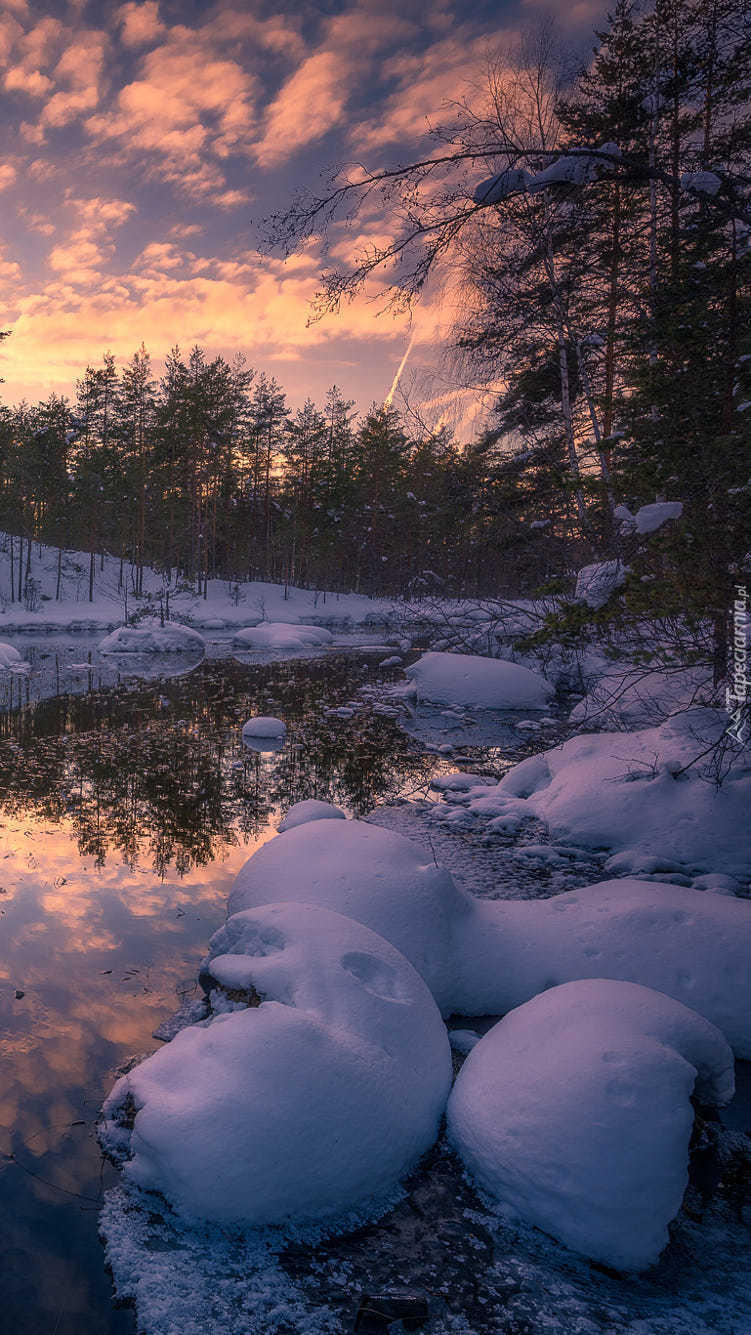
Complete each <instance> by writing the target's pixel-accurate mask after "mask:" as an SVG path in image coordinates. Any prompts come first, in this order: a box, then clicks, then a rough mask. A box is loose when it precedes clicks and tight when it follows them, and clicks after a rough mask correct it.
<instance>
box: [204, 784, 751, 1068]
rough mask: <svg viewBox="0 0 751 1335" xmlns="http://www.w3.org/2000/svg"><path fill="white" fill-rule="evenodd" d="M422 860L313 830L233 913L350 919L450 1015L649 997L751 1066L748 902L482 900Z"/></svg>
mask: <svg viewBox="0 0 751 1335" xmlns="http://www.w3.org/2000/svg"><path fill="white" fill-rule="evenodd" d="M475 791H478V790H475ZM479 791H480V792H484V793H486V794H489V795H490V796H489V797H488V798H486V800H491V797H492V794H493V792H494V790H493V789H492V788H487V787H485V788H482V789H480V790H479ZM460 796H463V795H460ZM478 800H482V799H478ZM424 859H425V855H424V853H423V851H422V849H421V848H419V847H418V846H417V845H416V844H413V843H412V842H411V841H410V840H408V839H405V838H403V837H402V836H401V835H399V834H395V833H393V832H392V831H389V830H385V829H382V828H380V827H379V826H375V825H369V824H367V823H365V822H363V821H356V820H352V821H343V820H319V821H313V822H310V823H306V824H304V825H300V826H297V827H296V828H294V829H291V830H288V831H287V832H286V833H285V834H280V835H278V836H277V838H275V839H271V840H269V842H268V843H266V844H263V845H262V847H261V848H259V849H258V850H257V851H256V852H255V853H254V854H253V855H252V856H251V857H250V858H249V859H248V861H247V862H246V863H245V865H244V867H242V868H241V870H240V872H239V873H238V876H237V879H236V881H235V884H234V886H233V889H232V893H231V895H230V901H229V912H230V914H235V913H238V912H241V911H242V910H243V909H246V908H251V907H256V906H258V905H261V904H266V903H274V902H285V901H288V900H294V899H296V900H299V901H301V902H303V903H310V904H317V905H321V906H322V907H324V908H328V909H332V910H334V911H335V912H338V913H344V914H346V915H347V916H348V917H351V918H353V919H355V920H356V921H357V922H361V923H364V924H365V926H367V927H369V928H371V930H373V931H376V932H378V933H379V934H380V935H381V936H382V937H384V938H385V939H386V940H387V941H390V942H391V944H392V945H394V946H395V947H396V948H397V950H399V951H401V953H402V954H403V955H404V956H405V957H406V958H407V959H408V960H409V961H410V963H411V964H413V965H414V967H415V968H416V969H417V970H418V972H419V973H420V974H421V975H422V977H423V978H424V980H425V982H426V983H427V985H428V987H429V988H430V990H431V992H432V993H433V996H434V998H435V1000H436V1002H437V1004H438V1006H439V1007H440V1009H441V1011H442V1012H443V1013H444V1014H451V1013H452V1012H454V1013H456V1014H463V1015H502V1014H503V1013H504V1012H506V1011H509V1010H512V1009H513V1007H515V1006H519V1005H521V1004H522V1003H523V1002H525V1001H529V1000H530V999H531V998H532V997H534V996H536V995H537V993H539V992H543V991H545V990H546V989H547V988H550V987H553V986H555V985H556V984H559V983H565V982H571V981H573V980H576V979H582V978H597V977H599V978H614V979H621V980H624V981H630V982H634V983H641V984H644V985H645V986H648V987H654V988H656V989H657V990H658V991H660V992H665V993H666V994H667V995H668V996H671V997H674V998H675V999H676V1000H678V1001H682V1002H684V1003H685V1004H687V1005H690V1006H691V1007H692V1008H693V1009H695V1010H697V1011H699V1012H700V1013H701V1014H702V1015H704V1016H706V1018H707V1019H708V1020H711V1021H712V1023H713V1024H716V1025H717V1026H718V1028H720V1029H721V1030H722V1031H723V1033H724V1034H725V1035H726V1037H727V1039H728V1041H729V1042H730V1043H731V1044H732V1045H733V1047H734V1048H735V1049H736V1051H737V1052H738V1054H739V1055H740V1056H744V1057H751V970H749V968H748V960H749V958H751V904H749V903H748V902H746V901H744V900H739V899H736V898H734V897H732V898H731V897H726V896H721V895H713V894H707V893H706V891H702V890H692V889H689V888H687V887H684V886H681V885H674V884H672V883H671V882H659V881H640V880H637V879H633V878H630V877H624V878H622V879H617V880H611V881H605V882H602V883H601V884H599V885H591V886H586V887H585V888H583V889H580V890H572V891H569V892H567V893H565V894H561V895H556V896H554V897H553V898H552V899H546V900H532V901H530V900H490V901H488V900H480V899H474V898H472V897H471V896H470V895H467V894H465V893H464V892H463V891H461V890H459V889H458V887H457V886H456V885H455V883H454V881H453V879H452V877H451V875H450V874H449V872H448V871H446V870H445V869H443V868H441V867H437V866H435V865H434V864H428V865H427V866H426V865H424ZM231 921H232V919H231V918H230V922H231Z"/></svg>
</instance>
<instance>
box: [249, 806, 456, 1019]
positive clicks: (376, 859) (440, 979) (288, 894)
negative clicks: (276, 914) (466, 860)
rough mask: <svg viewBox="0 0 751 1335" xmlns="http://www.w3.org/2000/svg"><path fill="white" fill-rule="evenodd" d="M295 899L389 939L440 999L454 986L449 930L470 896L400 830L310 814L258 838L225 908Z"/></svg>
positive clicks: (447, 999) (446, 1003)
mask: <svg viewBox="0 0 751 1335" xmlns="http://www.w3.org/2000/svg"><path fill="white" fill-rule="evenodd" d="M288 900H298V901H300V902H301V903H309V904H317V905H320V906H322V907H323V908H328V909H332V910H334V911H335V912H337V913H343V914H346V915H347V917H351V918H354V919H355V920H356V921H357V922H361V923H364V925H365V926H366V927H370V928H371V929H372V930H373V931H376V932H378V933H379V934H380V935H381V936H383V937H385V939H386V940H387V941H390V942H391V943H392V945H394V946H396V948H397V950H400V951H401V953H402V954H403V955H404V956H405V957H406V958H407V959H408V960H409V961H410V963H412V964H413V965H414V967H415V968H416V969H417V970H418V972H419V973H420V974H421V975H422V977H423V978H424V979H425V981H426V983H427V984H428V987H429V988H430V990H431V992H432V993H433V996H434V997H435V999H436V1001H437V1003H438V1005H439V1007H441V1009H442V1010H446V1009H447V1008H448V1010H450V1009H451V1008H452V1003H453V998H454V994H455V991H456V987H455V982H454V975H455V973H456V969H457V963H456V962H455V960H454V958H453V950H454V944H453V942H454V938H453V932H454V929H455V927H456V924H457V922H459V921H461V919H462V917H463V916H464V915H465V914H468V913H470V912H471V910H472V905H473V901H472V900H471V899H470V898H469V896H466V895H464V894H462V893H461V891H460V890H458V889H457V887H456V885H455V884H454V881H453V879H452V877H451V875H450V873H449V872H448V871H446V870H445V869H444V868H442V867H437V866H435V864H434V863H427V865H426V855H425V853H424V852H423V850H422V849H421V848H420V847H419V846H418V845H417V844H413V843H412V842H411V840H409V839H405V838H403V837H402V835H399V834H394V833H392V832H391V831H390V830H383V829H381V828H380V827H379V826H377V825H369V824H367V823H366V822H365V821H359V820H348V821H343V820H316V821H310V822H307V823H306V824H304V825H298V826H296V827H295V828H293V829H291V830H287V831H286V833H284V834H280V835H278V836H277V837H276V839H270V840H269V841H268V843H266V844H262V845H261V847H260V848H259V849H257V850H256V852H255V853H253V854H252V856H251V857H250V858H248V861H247V862H246V863H245V865H244V866H243V867H242V868H241V869H240V871H239V873H238V875H237V878H236V880H235V883H234V885H233V887H232V891H231V894H230V898H229V913H230V914H235V913H239V912H241V911H242V910H244V909H247V908H254V907H256V906H258V905H261V904H269V903H276V902H284V901H288Z"/></svg>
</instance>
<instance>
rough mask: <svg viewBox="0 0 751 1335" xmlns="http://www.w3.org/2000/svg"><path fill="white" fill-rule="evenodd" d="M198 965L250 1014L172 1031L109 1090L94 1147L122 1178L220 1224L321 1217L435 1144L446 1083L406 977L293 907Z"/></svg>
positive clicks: (309, 911) (385, 947)
mask: <svg viewBox="0 0 751 1335" xmlns="http://www.w3.org/2000/svg"><path fill="white" fill-rule="evenodd" d="M207 968H208V969H209V971H210V972H211V974H212V976H213V978H214V979H215V981H216V982H217V984H219V985H221V986H224V987H228V988H230V989H232V990H233V991H237V990H240V991H247V992H250V991H251V990H252V991H253V992H255V993H256V994H258V995H259V996H260V997H262V998H263V1000H262V1004H261V1005H260V1006H257V1007H255V1008H242V1009H235V1010H233V1011H232V1012H231V1013H229V1014H219V1015H217V1016H215V1017H214V1018H213V1019H211V1020H209V1021H207V1022H206V1023H204V1024H199V1025H192V1026H190V1027H189V1028H187V1029H183V1030H181V1032H180V1033H178V1034H177V1035H176V1037H175V1038H174V1039H173V1040H172V1041H171V1042H170V1043H168V1044H167V1046H166V1047H164V1048H162V1049H160V1051H158V1052H156V1053H155V1054H154V1055H153V1056H151V1057H148V1058H147V1059H146V1060H145V1061H144V1062H141V1063H140V1064H139V1065H137V1066H135V1067H134V1068H133V1069H132V1070H131V1071H130V1072H129V1073H128V1074H127V1075H125V1076H123V1077H122V1078H121V1079H120V1080H118V1082H117V1084H116V1085H115V1087H114V1089H113V1090H112V1093H111V1094H110V1096H109V1098H108V1099H107V1101H106V1103H105V1106H104V1122H103V1125H102V1128H101V1135H102V1139H103V1142H104V1145H105V1147H106V1148H108V1149H109V1151H110V1152H111V1153H114V1154H116V1155H119V1156H120V1157H121V1158H123V1159H124V1168H123V1172H124V1175H125V1177H126V1179H127V1180H128V1181H129V1182H131V1183H135V1184H136V1185H138V1186H140V1187H142V1188H146V1189H148V1190H153V1191H160V1192H162V1193H163V1194H164V1195H165V1196H166V1197H167V1199H168V1200H169V1201H170V1202H171V1204H172V1205H173V1206H174V1207H175V1208H176V1209H177V1210H178V1211H179V1212H180V1213H181V1214H183V1215H186V1216H188V1217H193V1218H209V1219H214V1220H218V1221H220V1222H222V1223H224V1224H245V1225H267V1224H278V1225H284V1224H288V1223H290V1222H292V1221H303V1220H304V1221H316V1220H334V1219H335V1218H336V1217H337V1216H339V1215H344V1214H346V1212H347V1211H351V1210H353V1209H355V1208H357V1207H361V1206H363V1205H365V1204H368V1205H369V1206H371V1207H372V1205H373V1203H374V1202H377V1201H383V1200H384V1199H386V1198H387V1197H388V1196H389V1195H390V1193H392V1192H393V1190H394V1188H395V1186H396V1184H397V1183H398V1181H399V1179H400V1178H401V1177H402V1176H403V1175H404V1174H405V1173H406V1172H407V1171H408V1170H409V1169H410V1168H411V1167H412V1166H413V1165H414V1164H415V1162H416V1161H417V1159H418V1158H419V1157H420V1155H421V1154H423V1153H424V1152H425V1151H426V1150H427V1149H428V1148H429V1147H430V1145H431V1144H432V1142H433V1140H434V1139H435V1136H436V1134H437V1132H438V1126H439V1122H440V1118H441V1115H442V1112H443V1108H444V1106H445V1101H446V1097H447V1095H448V1091H449V1087H450V1082H451V1055H450V1049H449V1043H448V1038H447V1036H446V1030H445V1027H444V1025H443V1023H442V1021H441V1018H440V1015H439V1013H438V1010H437V1008H436V1006H435V1003H434V1001H433V999H432V997H431V996H430V993H429V992H428V989H427V987H426V986H425V984H424V983H423V981H422V979H421V978H420V977H419V975H418V974H417V973H416V972H415V970H414V969H413V968H412V966H411V965H410V964H408V963H407V961H406V960H405V959H404V958H403V957H402V956H401V955H400V954H399V952H398V951H397V950H395V949H394V948H393V946H391V945H389V944H388V943H387V942H386V941H384V940H383V939H382V938H380V937H378V936H376V934H375V933H373V932H370V931H368V930H367V929H366V928H364V927H362V926H361V925H360V924H359V923H355V922H352V921H351V920H349V919H346V918H343V917H341V916H340V915H338V914H334V913H330V912H327V911H326V910H324V909H318V908H313V907H311V906H310V905H305V904H274V905H266V906H264V907H263V908H261V909H256V910H252V911H249V912H246V913H242V914H239V915H238V916H236V917H235V918H233V919H231V920H230V922H229V923H228V924H227V926H226V927H225V928H223V929H222V930H221V931H220V932H218V933H217V934H216V936H215V937H214V938H213V940H212V943H211V956H210V959H209V962H208V965H207Z"/></svg>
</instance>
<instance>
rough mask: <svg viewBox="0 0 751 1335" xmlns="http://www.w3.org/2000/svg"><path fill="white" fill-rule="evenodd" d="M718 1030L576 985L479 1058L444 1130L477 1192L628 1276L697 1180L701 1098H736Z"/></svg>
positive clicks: (483, 1047)
mask: <svg viewBox="0 0 751 1335" xmlns="http://www.w3.org/2000/svg"><path fill="white" fill-rule="evenodd" d="M733 1090H734V1080H733V1057H732V1053H731V1051H730V1049H729V1047H728V1045H727V1043H726V1042H725V1039H724V1038H723V1036H722V1034H721V1033H720V1032H719V1031H718V1030H717V1029H716V1028H715V1027H714V1026H713V1025H712V1024H710V1023H709V1022H708V1021H707V1020H705V1019H703V1018H702V1017H701V1016H699V1015H697V1014H695V1012H694V1011H691V1010H689V1009H688V1008H687V1007H685V1006H683V1005H681V1004H680V1003H679V1002H676V1001H674V1000H672V999H671V998H669V997H666V996H663V995H661V994H660V993H659V992H653V991H651V990H650V989H648V988H644V987H638V986H635V985H634V984H633V983H624V982H611V981H603V980H601V979H597V980H593V981H587V982H576V983H568V984H566V985H564V986H562V987H555V988H552V989H551V990H550V991H548V992H545V993H543V994H542V995H541V996H538V997H536V998H535V999H534V1000H533V1001H530V1002H528V1003H527V1004H526V1005H524V1006H521V1007H519V1009H518V1010H515V1011H513V1012H512V1013H511V1014H510V1015H507V1016H506V1017H505V1018H504V1019H503V1020H501V1022H500V1023H499V1024H497V1025H496V1026H495V1027H494V1028H493V1029H492V1030H491V1031H490V1033H488V1034H487V1035H486V1036H485V1037H484V1038H483V1039H481V1041H480V1042H479V1043H478V1044H477V1045H476V1046H475V1047H474V1048H473V1049H472V1051H471V1052H470V1054H469V1056H468V1058H467V1060H466V1062H465V1064H464V1066H463V1068H462V1070H461V1072H460V1073H459V1076H458V1078H457V1081H456V1085H455V1086H454V1089H453V1091H452V1094H451V1097H450V1099H449V1104H448V1131H449V1136H450V1138H451V1140H452V1141H453V1143H454V1145H455V1146H456V1148H457V1149H458V1150H459V1152H460V1154H461V1155H462V1157H463V1159H464V1161H465V1163H466V1165H467V1167H468V1168H469V1169H470V1171H471V1173H472V1174H473V1176H474V1177H475V1178H476V1180H477V1181H478V1182H479V1184H480V1185H481V1186H482V1187H483V1188H484V1189H485V1190H486V1191H487V1192H488V1193H489V1194H490V1195H491V1196H493V1197H494V1198H495V1199H496V1200H497V1201H498V1203H499V1205H500V1206H501V1208H502V1209H505V1210H509V1209H511V1210H512V1211H514V1212H515V1213H517V1214H518V1215H520V1216H521V1217H522V1218H523V1219H525V1220H527V1221H528V1222H529V1223H532V1224H536V1225H537V1226H538V1227H539V1228H542V1229H544V1230H545V1231H546V1232H548V1233H552V1234H553V1236H554V1237H556V1238H559V1239H560V1240H561V1241H562V1242H564V1243H566V1245H567V1246H569V1247H572V1248H573V1249H574V1250H576V1251H580V1252H583V1253H584V1254H585V1255H587V1256H590V1257H593V1258H594V1259H595V1260H598V1261H601V1262H604V1263H606V1264H607V1265H610V1266H615V1267H616V1268H618V1269H622V1270H641V1269H644V1268H645V1267H646V1266H648V1265H650V1264H652V1263H653V1262H654V1261H656V1260H657V1258H658V1256H659V1254H660V1252H661V1251H662V1249H663V1247H664V1246H665V1245H666V1243H667V1241H668V1229H667V1225H668V1223H669V1222H670V1220H671V1219H672V1218H673V1217H674V1216H675V1215H676V1214H677V1212H678V1210H679V1208H680V1205H681V1201H682V1199H683V1194H684V1191H685V1189H686V1186H687V1182H688V1148H689V1140H690V1136H691V1129H692V1126H693V1120H694V1117H693V1109H692V1107H691V1103H690V1099H691V1095H692V1094H694V1093H696V1095H697V1097H698V1098H699V1099H700V1100H701V1101H702V1102H704V1103H709V1104H723V1103H727V1102H729V1100H730V1099H731V1098H732V1095H733Z"/></svg>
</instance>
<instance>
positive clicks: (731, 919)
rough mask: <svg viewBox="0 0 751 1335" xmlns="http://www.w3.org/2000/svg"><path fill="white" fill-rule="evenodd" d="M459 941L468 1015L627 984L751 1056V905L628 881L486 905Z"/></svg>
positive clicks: (459, 976) (668, 884)
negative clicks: (666, 1000)
mask: <svg viewBox="0 0 751 1335" xmlns="http://www.w3.org/2000/svg"><path fill="white" fill-rule="evenodd" d="M455 941H456V947H455V948H456V951H457V955H458V957H459V958H461V959H462V960H463V961H464V963H463V965H462V966H461V971H457V978H456V984H457V995H456V998H455V999H456V1001H457V1002H461V1001H462V1000H463V1001H464V1003H465V1006H467V1007H468V1009H467V1012H466V1013H474V1014H476V1015H482V1014H486V1015H493V1014H497V1015H499V1014H503V1013H504V1012H505V1011H508V1010H511V1009H512V1008H513V1007H514V1006H519V1005H521V1004H522V1003H523V1002H525V1001H529V1000H531V998H532V997H534V996H536V995H537V994H538V993H540V992H544V991H546V990H547V989H548V988H550V987H554V986H555V985H556V984H560V983H568V982H573V981H575V980H577V979H583V978H612V979H619V980H623V981H627V982H633V983H641V984H643V985H644V986H646V987H652V988H655V989H656V990H657V991H658V992H664V993H665V994H666V995H667V996H670V997H673V998H674V999H675V1000H676V1001H681V1002H683V1003H684V1005H687V1006H690V1007H691V1008H692V1009H693V1010H696V1011H698V1012H699V1013H700V1014H701V1015H703V1016H705V1018H706V1019H707V1020H710V1021H711V1022H712V1023H713V1024H714V1025H716V1026H717V1028H718V1029H721V1030H722V1032H723V1033H724V1035H725V1037H726V1038H727V1040H728V1042H729V1043H730V1044H731V1046H732V1047H733V1048H735V1050H736V1052H737V1053H738V1055H739V1056H740V1057H746V1058H749V1057H751V969H749V967H748V961H749V959H751V904H750V903H749V902H748V901H746V900H741V899H735V898H730V897H728V896H724V895H713V894H707V892H706V891H702V890H692V889H690V888H689V887H687V886H682V885H673V884H672V883H671V882H660V881H640V880H636V879H634V878H632V877H623V878H622V879H618V880H612V881H603V882H601V883H599V884H597V885H588V886H584V887H583V888H582V889H580V890H570V891H567V892H566V893H564V894H561V895H555V896H553V898H552V899H544V900H491V901H481V900H478V901H476V902H475V911H474V913H473V914H472V915H471V917H470V918H469V919H466V920H465V922H464V924H463V926H462V930H461V931H460V932H458V933H457V934H456V937H455ZM462 974H463V978H462ZM462 991H463V993H464V996H463V997H462V996H461V992H462ZM457 1009H459V1007H458V1006H457Z"/></svg>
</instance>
